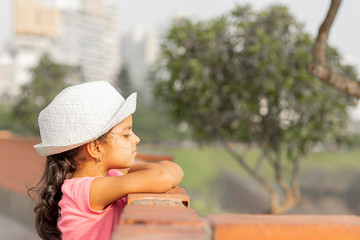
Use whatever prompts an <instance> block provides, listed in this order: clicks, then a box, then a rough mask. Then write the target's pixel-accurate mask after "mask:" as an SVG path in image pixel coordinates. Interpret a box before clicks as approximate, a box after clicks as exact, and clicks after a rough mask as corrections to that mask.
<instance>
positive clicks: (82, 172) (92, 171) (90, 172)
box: [72, 164, 108, 178]
mask: <svg viewBox="0 0 360 240" xmlns="http://www.w3.org/2000/svg"><path fill="white" fill-rule="evenodd" d="M107 172H108V171H107V170H106V169H104V168H103V167H102V166H101V165H100V164H85V165H82V166H78V167H77V168H76V171H75V172H74V174H73V176H72V178H81V177H99V176H106V174H107Z"/></svg>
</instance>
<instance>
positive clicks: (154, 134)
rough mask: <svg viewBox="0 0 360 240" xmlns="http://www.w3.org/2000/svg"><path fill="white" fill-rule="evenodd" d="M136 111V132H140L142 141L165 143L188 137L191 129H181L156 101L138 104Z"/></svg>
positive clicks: (134, 119)
mask: <svg viewBox="0 0 360 240" xmlns="http://www.w3.org/2000/svg"><path fill="white" fill-rule="evenodd" d="M137 105H138V106H137V109H136V112H135V113H134V118H133V121H134V132H135V133H136V134H138V136H139V137H140V139H141V143H163V142H168V143H169V142H170V141H173V142H175V141H178V140H180V139H184V138H188V137H189V135H190V134H189V131H187V130H186V129H184V130H183V131H181V130H180V129H179V127H178V126H177V125H175V124H173V123H172V122H171V120H170V118H169V115H168V113H167V112H166V111H165V108H164V106H163V105H162V104H161V103H159V102H157V101H155V102H153V103H151V104H143V103H142V102H141V101H140V102H139V104H137Z"/></svg>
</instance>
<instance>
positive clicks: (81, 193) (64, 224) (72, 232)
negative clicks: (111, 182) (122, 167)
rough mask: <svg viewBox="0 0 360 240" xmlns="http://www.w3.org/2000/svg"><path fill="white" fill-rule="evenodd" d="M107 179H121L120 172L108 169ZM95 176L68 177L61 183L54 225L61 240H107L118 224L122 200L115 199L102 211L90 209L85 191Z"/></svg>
mask: <svg viewBox="0 0 360 240" xmlns="http://www.w3.org/2000/svg"><path fill="white" fill-rule="evenodd" d="M107 175H108V176H121V175H123V174H122V173H121V172H119V171H117V170H110V171H109V172H108V174H107ZM95 178H97V177H83V178H71V179H67V180H65V181H64V184H63V185H62V187H61V191H62V193H63V196H62V199H61V200H60V202H59V207H60V208H61V211H60V213H61V217H60V220H59V221H58V226H59V229H60V231H61V232H62V236H63V238H62V239H63V240H72V239H76V240H81V239H86V240H91V239H94V240H95V239H96V240H105V239H106V240H108V239H110V237H111V233H112V231H113V229H114V227H115V226H116V225H117V224H118V222H119V217H120V214H121V213H122V210H123V208H124V206H125V205H126V197H124V198H121V199H119V200H117V201H116V202H114V203H112V204H111V205H109V206H108V207H106V209H105V210H103V211H95V210H92V209H91V208H90V201H89V189H90V184H91V182H92V181H93V180H94V179H95Z"/></svg>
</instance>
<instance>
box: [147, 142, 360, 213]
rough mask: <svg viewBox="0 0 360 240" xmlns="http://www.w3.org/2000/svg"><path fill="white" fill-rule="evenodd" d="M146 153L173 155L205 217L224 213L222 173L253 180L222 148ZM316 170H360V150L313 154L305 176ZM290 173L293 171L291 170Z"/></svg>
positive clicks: (250, 157) (252, 157)
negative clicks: (217, 183)
mask: <svg viewBox="0 0 360 240" xmlns="http://www.w3.org/2000/svg"><path fill="white" fill-rule="evenodd" d="M144 150H145V151H146V152H152V153H170V154H172V155H174V157H175V161H176V162H177V163H178V164H179V165H181V167H182V168H183V170H184V172H185V176H184V178H183V180H182V182H181V186H182V187H184V188H185V189H186V191H187V193H188V194H189V193H190V194H189V195H190V198H191V206H192V208H194V209H195V210H196V211H197V212H198V213H199V214H200V215H202V216H205V215H207V214H218V213H221V212H222V209H219V201H221V200H219V199H218V198H217V197H218V196H217V195H218V194H217V191H218V189H216V187H215V186H213V183H214V181H217V180H218V179H219V177H220V178H221V177H222V176H223V175H221V174H224V173H226V172H229V173H230V172H231V173H234V174H235V175H238V176H240V177H241V178H242V179H248V180H249V181H253V180H252V179H251V178H250V176H249V175H248V174H247V173H245V171H244V170H243V169H242V168H241V167H240V166H239V164H238V163H237V162H236V160H235V159H233V158H232V157H231V156H230V155H229V154H228V153H227V152H226V151H225V150H223V149H220V148H211V147H204V148H198V149H196V148H194V149H183V148H162V149H156V150H155V149H154V148H152V149H151V150H150V149H149V148H146V149H144ZM140 151H141V148H140ZM258 155H259V151H258V150H256V149H253V150H250V151H248V153H247V155H246V156H245V159H246V160H247V161H248V162H250V163H252V165H253V164H254V162H255V161H256V159H257V156H258ZM316 169H317V170H319V169H320V170H322V171H325V172H336V171H340V170H343V169H352V170H359V171H360V149H353V150H349V151H337V152H331V151H324V152H312V153H310V154H309V155H308V156H306V157H305V158H303V159H302V161H301V174H305V173H307V172H309V171H310V170H316ZM285 171H286V168H285ZM288 172H290V168H289V169H288ZM262 173H263V174H264V175H265V176H266V177H267V178H270V179H272V178H273V173H272V169H271V168H270V167H269V166H268V165H266V164H264V166H263V168H262ZM254 183H255V181H254Z"/></svg>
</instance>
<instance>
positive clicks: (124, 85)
mask: <svg viewBox="0 0 360 240" xmlns="http://www.w3.org/2000/svg"><path fill="white" fill-rule="evenodd" d="M115 87H116V88H117V89H118V90H119V91H120V93H121V94H122V95H123V96H129V95H130V94H131V93H133V92H135V89H134V86H133V84H132V79H131V76H130V71H129V66H128V64H127V63H124V64H122V66H121V68H120V71H119V74H118V75H117V77H116V81H115Z"/></svg>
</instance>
